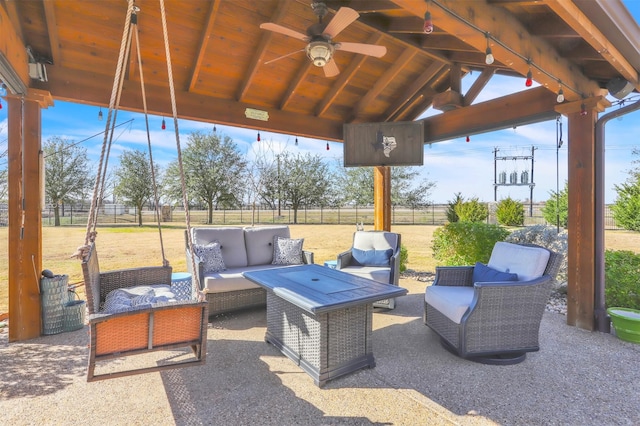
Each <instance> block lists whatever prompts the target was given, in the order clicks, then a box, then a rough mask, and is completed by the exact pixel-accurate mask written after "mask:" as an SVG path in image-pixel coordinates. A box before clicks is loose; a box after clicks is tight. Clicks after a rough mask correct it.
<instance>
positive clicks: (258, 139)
mask: <svg viewBox="0 0 640 426" xmlns="http://www.w3.org/2000/svg"><path fill="white" fill-rule="evenodd" d="M257 141H258V142H260V132H258V138H257Z"/></svg>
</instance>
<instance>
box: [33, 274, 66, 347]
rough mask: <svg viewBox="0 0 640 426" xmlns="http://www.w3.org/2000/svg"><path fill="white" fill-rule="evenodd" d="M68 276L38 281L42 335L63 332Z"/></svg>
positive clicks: (44, 278) (57, 276)
mask: <svg viewBox="0 0 640 426" xmlns="http://www.w3.org/2000/svg"><path fill="white" fill-rule="evenodd" d="M68 279H69V276H68V275H56V276H54V277H53V278H47V277H42V278H41V279H40V299H41V301H42V334H46V335H48V334H58V333H62V331H64V305H65V304H66V303H67V302H68V301H69V296H68V295H67V281H68Z"/></svg>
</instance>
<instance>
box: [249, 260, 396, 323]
mask: <svg viewBox="0 0 640 426" xmlns="http://www.w3.org/2000/svg"><path fill="white" fill-rule="evenodd" d="M243 275H244V276H245V278H247V279H248V280H250V281H252V282H254V283H256V284H258V285H260V286H262V287H264V288H266V289H268V290H272V291H273V292H274V294H275V295H277V296H279V297H281V298H283V299H285V300H287V301H288V302H291V303H293V304H294V305H296V306H298V307H300V308H302V309H304V310H305V311H308V312H311V313H314V314H316V313H322V312H328V311H332V310H335V309H343V308H346V307H349V306H357V305H361V304H363V303H373V302H376V301H378V300H382V299H388V298H391V297H397V296H403V295H405V294H407V290H406V289H404V288H402V287H398V286H395V285H390V284H383V283H379V282H377V281H373V280H370V279H367V278H362V277H358V276H356V275H351V274H347V273H346V272H342V271H338V270H335V269H331V268H326V267H324V266H320V265H300V266H291V267H285V268H273V269H264V270H261V271H251V272H245V273H244V274H243Z"/></svg>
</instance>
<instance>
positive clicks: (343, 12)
mask: <svg viewBox="0 0 640 426" xmlns="http://www.w3.org/2000/svg"><path fill="white" fill-rule="evenodd" d="M358 17H360V14H359V13H358V12H356V11H355V10H353V9H351V8H350V7H341V8H340V9H338V12H337V13H336V15H335V16H334V17H333V19H331V22H329V24H328V25H327V26H326V28H325V29H324V31H323V35H325V36H329V37H331V38H334V37H335V36H337V35H338V34H339V33H340V32H341V31H342V30H344V29H345V28H347V27H348V26H349V24H351V23H352V22H353V21H355V20H356V19H358Z"/></svg>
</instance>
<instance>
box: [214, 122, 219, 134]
mask: <svg viewBox="0 0 640 426" xmlns="http://www.w3.org/2000/svg"><path fill="white" fill-rule="evenodd" d="M217 130H218V129H216V123H213V133H215V132H216V131H217Z"/></svg>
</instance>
